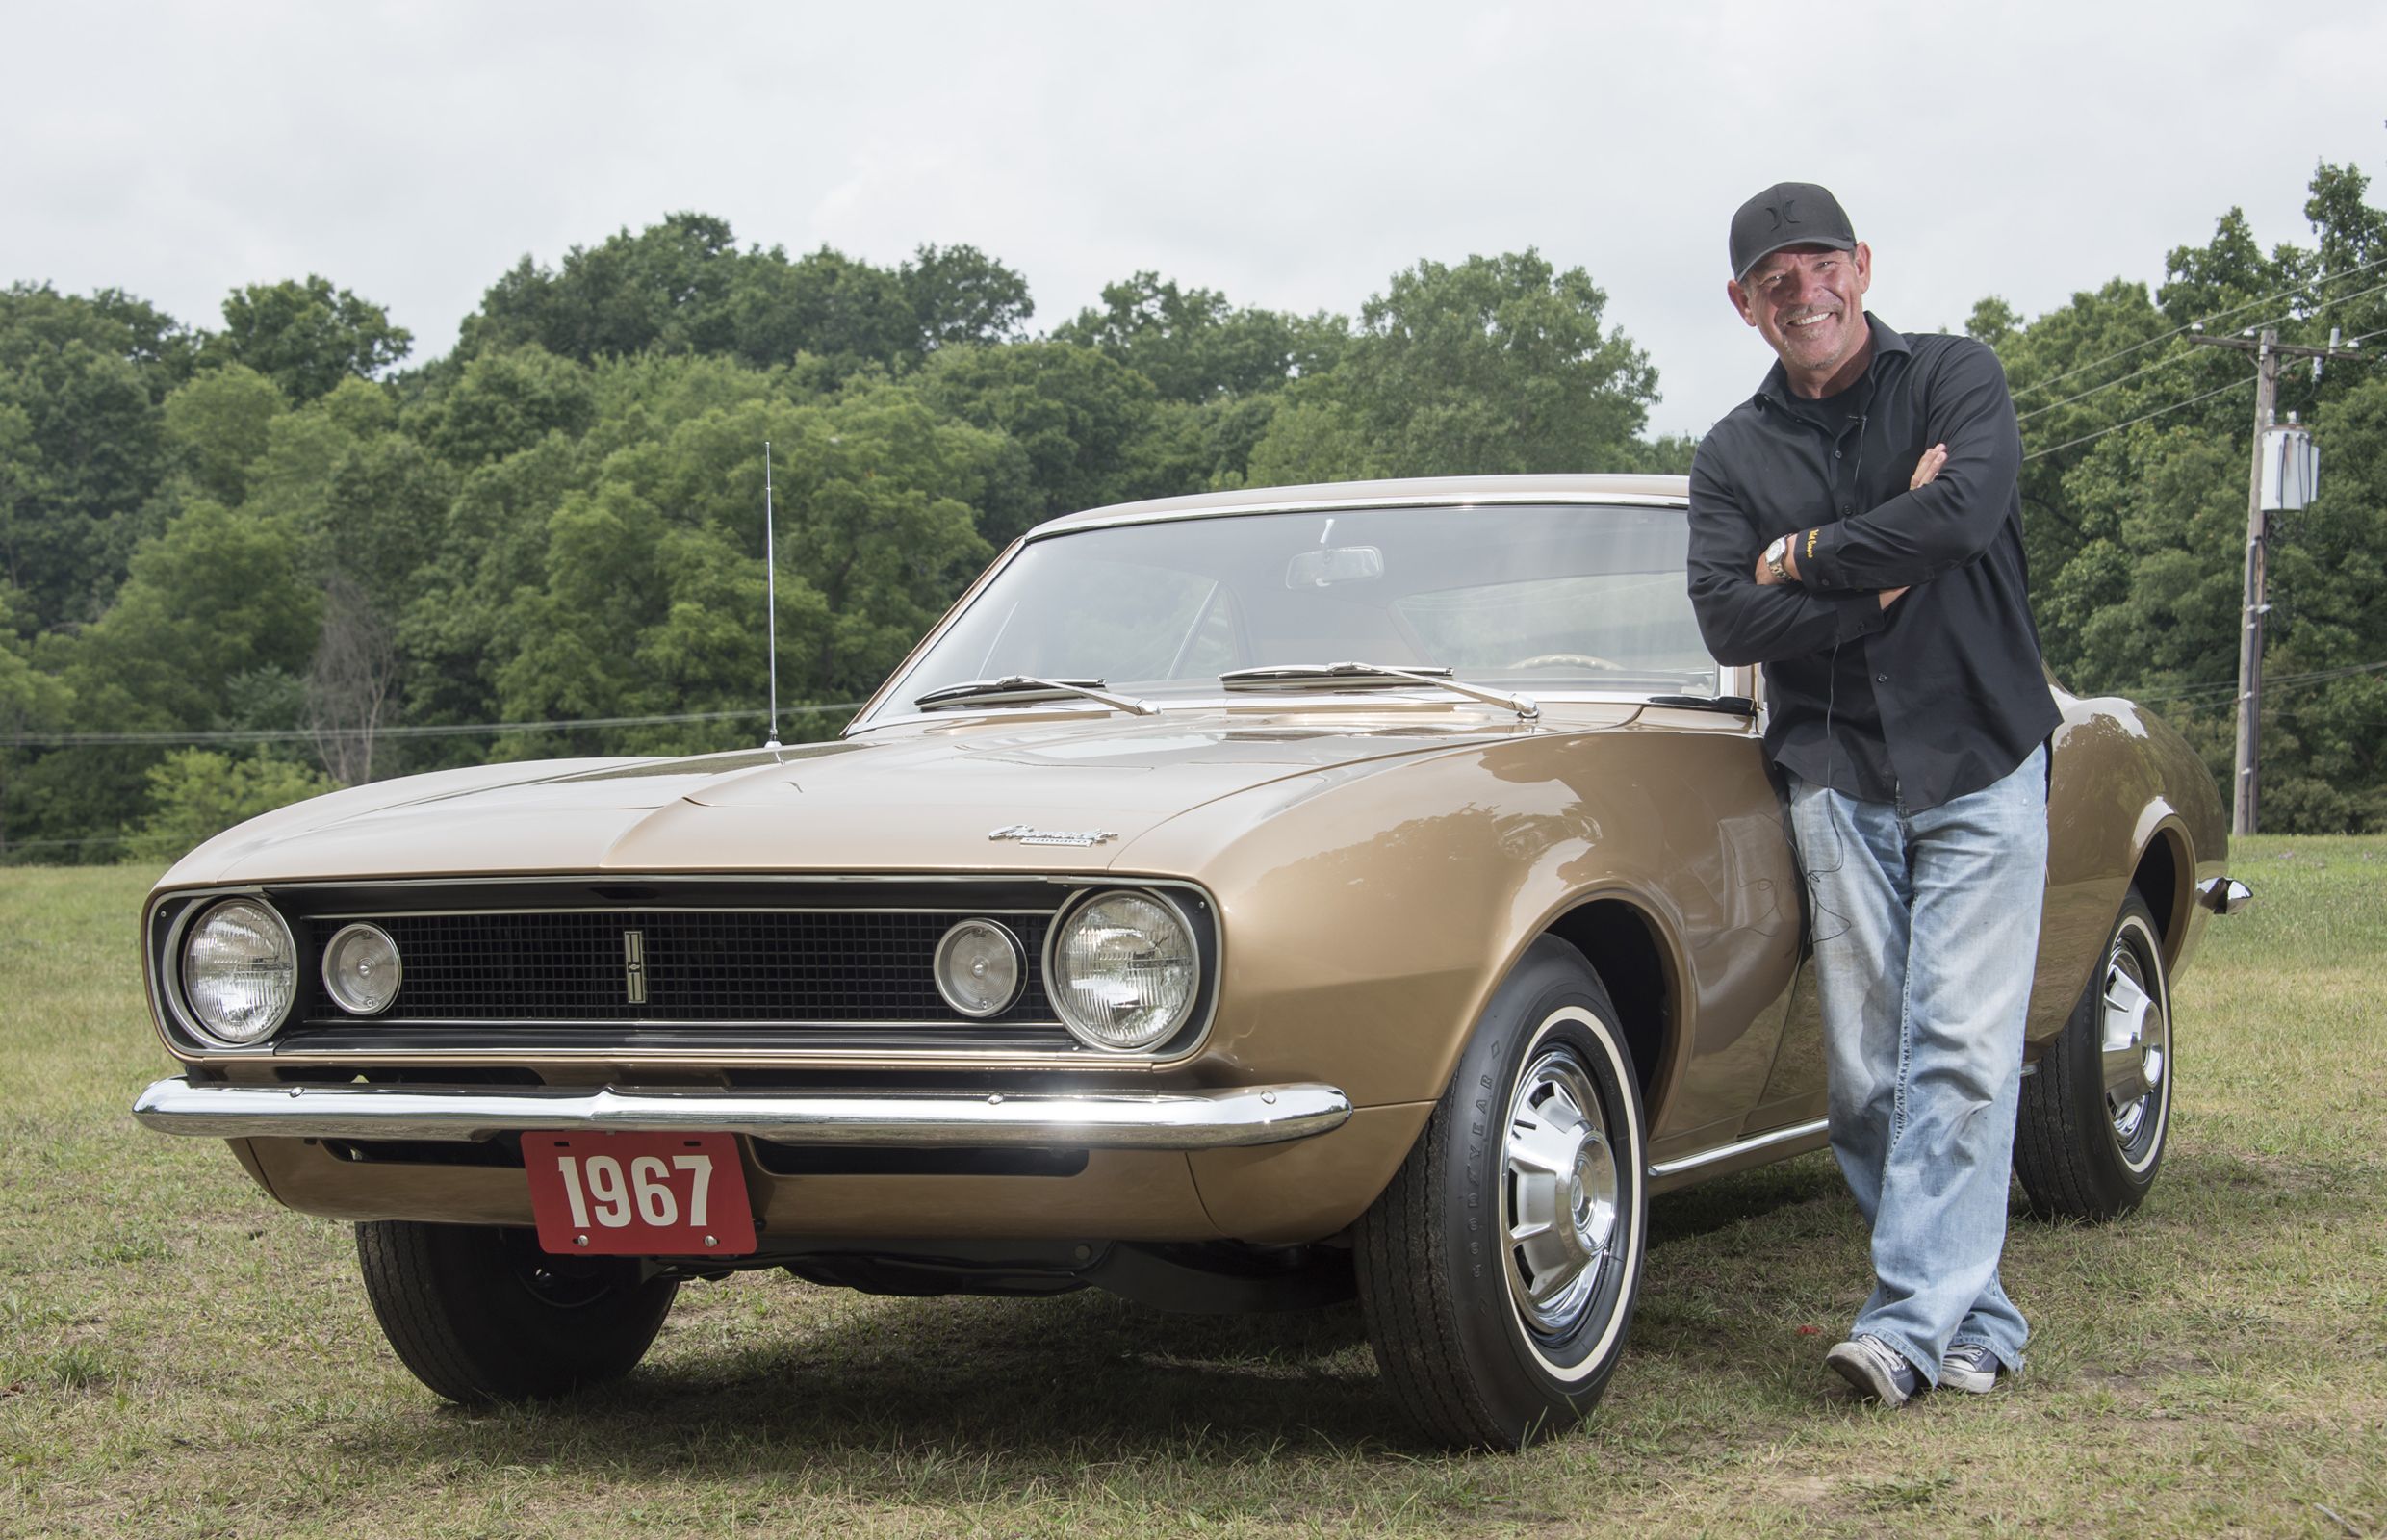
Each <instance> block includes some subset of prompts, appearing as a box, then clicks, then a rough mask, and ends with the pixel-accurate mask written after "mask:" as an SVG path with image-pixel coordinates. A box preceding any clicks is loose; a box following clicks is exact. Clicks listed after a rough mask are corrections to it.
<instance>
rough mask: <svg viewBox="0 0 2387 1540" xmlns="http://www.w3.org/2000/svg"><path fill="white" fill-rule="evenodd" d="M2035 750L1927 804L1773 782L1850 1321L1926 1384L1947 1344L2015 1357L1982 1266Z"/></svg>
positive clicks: (2026, 962)
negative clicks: (1859, 1230) (1979, 785)
mask: <svg viewBox="0 0 2387 1540" xmlns="http://www.w3.org/2000/svg"><path fill="white" fill-rule="evenodd" d="M2046 753H2047V751H2046V750H2045V749H2044V748H2043V747H2042V748H2040V749H2037V750H2034V751H2033V752H2032V754H2031V756H2030V757H2029V758H2027V759H2025V760H2023V761H2022V764H2021V765H2020V767H2019V768H2017V769H2016V770H2015V772H2014V773H2013V774H2011V775H2009V776H2007V777H2006V778H2005V779H2004V780H2002V781H1999V782H1997V783H1994V784H1991V785H1989V786H1987V787H1984V788H1983V789H1982V790H1980V791H1976V792H1972V793H1969V794H1968V795H1965V796H1962V797H1959V798H1957V799H1956V800H1955V801H1953V802H1949V803H1945V804H1943V805H1941V806H1940V807H1938V808H1934V809H1930V810H1929V811H1926V812H1909V811H1907V810H1906V809H1905V807H1904V806H1903V805H1901V804H1897V803H1883V802H1861V801H1859V800H1857V799H1855V798H1853V797H1845V796H1842V795H1841V794H1840V793H1838V792H1836V791H1834V790H1832V789H1831V788H1830V787H1828V786H1818V785H1812V784H1809V783H1807V782H1805V781H1801V780H1799V779H1798V778H1797V777H1795V776H1793V777H1791V778H1790V820H1791V827H1792V830H1793V831H1794V833H1795V834H1796V835H1797V838H1798V846H1799V860H1800V863H1801V864H1802V865H1804V866H1805V867H1806V868H1807V878H1808V884H1809V892H1810V893H1811V895H1812V897H1813V900H1814V922H1815V981H1816V988H1817V990H1818V997H1819V999H1820V1001H1821V1004H1822V1008H1823V1019H1824V1040H1825V1043H1826V1053H1827V1055H1828V1068H1829V1071H1830V1076H1831V1113H1832V1150H1833V1153H1834V1154H1835V1155H1836V1156H1838V1157H1839V1162H1840V1171H1841V1173H1842V1174H1843V1175H1845V1176H1846V1177H1847V1178H1848V1188H1849V1191H1850V1192H1851V1193H1854V1194H1855V1195H1856V1199H1857V1207H1858V1208H1859V1209H1860V1210H1861V1211H1862V1212H1863V1214H1864V1217H1865V1222H1866V1223H1868V1224H1869V1225H1871V1226H1872V1228H1873V1276H1874V1286H1873V1295H1872V1297H1870V1298H1869V1299H1867V1300H1866V1301H1865V1303H1864V1308H1863V1309H1862V1310H1861V1311H1859V1312H1858V1314H1857V1322H1856V1326H1855V1328H1854V1330H1855V1332H1858V1333H1869V1334H1870V1335H1872V1336H1875V1337H1878V1338H1880V1339H1881V1340H1882V1341H1883V1342H1885V1343H1887V1344H1888V1345H1889V1346H1890V1347H1894V1348H1896V1349H1897V1350H1898V1351H1899V1352H1901V1353H1904V1354H1905V1355H1906V1356H1907V1358H1908V1359H1909V1360H1910V1361H1911V1362H1912V1363H1913V1365H1914V1366H1915V1367H1916V1368H1917V1369H1919V1370H1920V1371H1921V1372H1922V1373H1923V1377H1924V1378H1925V1379H1927V1380H1930V1381H1932V1382H1933V1383H1935V1384H1936V1383H1937V1382H1938V1376H1939V1359H1940V1356H1941V1355H1942V1354H1943V1353H1945V1352H1946V1351H1947V1350H1948V1349H1949V1348H1950V1347H1956V1346H1958V1345H1961V1344H1965V1343H1981V1344H1985V1345H1987V1346H1988V1347H1989V1350H1990V1351H1992V1352H1994V1353H1996V1354H1997V1356H1998V1358H1999V1359H2000V1360H2001V1361H2003V1362H2004V1363H2006V1364H2008V1365H2019V1364H2020V1363H2021V1362H2022V1345H2023V1343H2024V1341H2025V1340H2027V1339H2028V1337H2029V1336H2030V1327H2029V1325H2028V1324H2027V1323H2026V1322H2024V1321H2023V1319H2022V1312H2020V1311H2019V1310H2016V1309H2015V1307H2014V1302H2013V1301H2012V1300H2010V1299H2008V1298H2007V1297H2006V1291H2005V1290H2004V1289H2003V1288H2002V1287H2000V1286H1999V1283H1998V1277H1997V1260H1998V1256H1999V1253H2001V1252H2002V1251H2004V1249H2005V1246H2006V1184H2007V1178H2008V1176H2009V1174H2010V1173H2011V1171H2012V1169H2013V1161H2014V1133H2015V1104H2016V1102H2017V1100H2018V1099H2019V1097H2020V1094H2021V1085H2022V1027H2023V1017H2024V1014H2025V1013H2026V1011H2027V1009H2028V1007H2029V1004H2030V993H2031V974H2032V971H2033V964H2034V963H2035V961H2036V959H2037V957H2038V952H2039V911H2040V899H2041V897H2042V896H2043V894H2044V892H2045V890H2046V873H2047V770H2046Z"/></svg>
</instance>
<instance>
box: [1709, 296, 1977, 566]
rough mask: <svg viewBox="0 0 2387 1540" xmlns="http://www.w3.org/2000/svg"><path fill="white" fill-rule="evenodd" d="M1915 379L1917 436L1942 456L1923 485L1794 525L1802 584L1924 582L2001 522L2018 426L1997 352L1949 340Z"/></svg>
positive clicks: (1970, 556)
mask: <svg viewBox="0 0 2387 1540" xmlns="http://www.w3.org/2000/svg"><path fill="white" fill-rule="evenodd" d="M1922 383H1923V387H1924V391H1925V392H1926V396H1925V401H1924V432H1925V442H1926V444H1945V445H1946V446H1947V447H1948V463H1947V464H1946V465H1945V466H1944V467H1943V468H1941V470H1940V472H1939V475H1938V477H1937V478H1936V479H1934V480H1932V481H1931V482H1929V483H1927V484H1925V485H1923V486H1920V487H1916V488H1914V489H1912V490H1911V491H1907V492H1903V493H1900V494H1899V495H1898V496H1896V497H1894V498H1891V499H1890V500H1889V501H1886V502H1885V503H1882V504H1881V505H1880V506H1879V507H1876V508H1874V509H1872V510H1870V511H1869V512H1866V513H1861V514H1857V515H1855V516H1853V517H1850V518H1847V519H1843V520H1840V521H1839V522H1837V523H1835V524H1827V525H1823V526H1820V527H1817V528H1814V529H1811V530H1809V531H1807V532H1806V533H1805V534H1804V535H1802V536H1801V537H1800V540H1801V544H1800V548H1799V558H1798V559H1799V576H1800V578H1801V580H1802V581H1804V582H1805V583H1807V584H1808V585H1809V587H1812V588H1817V589H1827V590H1849V589H1883V588H1904V587H1908V586H1911V585H1912V584H1914V583H1920V582H1928V581H1930V580H1931V579H1932V578H1937V577H1938V576H1939V574H1941V573H1943V572H1946V571H1947V570H1948V569H1950V568H1952V567H1958V566H1962V565H1963V564H1964V563H1965V562H1968V561H1971V560H1974V559H1975V558H1977V557H1978V556H1980V554H1981V553H1982V552H1985V551H1987V550H1989V545H1990V543H1991V542H1992V541H1994V540H1995V539H1996V538H1997V536H1998V532H1999V531H2000V530H2001V529H2002V528H2003V527H2004V526H2005V523H2006V521H2007V519H2008V517H2009V516H2010V515H2011V513H2012V511H2013V508H2014V498H2015V481H2016V478H2017V477H2018V476H2019V475H2020V473H2021V469H2022V430H2021V428H2020V426H2019V424H2016V422H2015V409H2014V400H2013V398H2011V397H2010V396H2008V394H2007V392H2006V372H2005V370H2004V369H2003V368H2001V367H2000V366H1999V364H1998V362H1997V355H1996V354H1995V353H1993V352H1991V351H1990V350H1989V348H1988V347H1983V346H1981V345H1980V344H1978V343H1968V344H1967V345H1966V346H1964V347H1955V348H1951V349H1949V350H1948V352H1947V353H1946V354H1945V355H1944V356H1943V357H1942V358H1941V359H1940V360H1938V364H1937V367H1936V368H1935V369H1934V370H1933V372H1932V374H1931V376H1930V378H1929V379H1928V380H1926V381H1924V382H1922ZM1751 559H1752V561H1753V562H1754V560H1755V558H1754V557H1752V558H1751Z"/></svg>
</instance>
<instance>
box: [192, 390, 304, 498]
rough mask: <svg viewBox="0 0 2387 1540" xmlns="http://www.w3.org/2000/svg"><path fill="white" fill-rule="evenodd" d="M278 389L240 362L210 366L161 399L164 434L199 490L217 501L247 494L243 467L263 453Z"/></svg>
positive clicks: (279, 403)
mask: <svg viewBox="0 0 2387 1540" xmlns="http://www.w3.org/2000/svg"><path fill="white" fill-rule="evenodd" d="M286 410H288V403H287V402H285V401H284V400H283V398H282V392H281V389H280V388H279V387H278V386H276V385H275V384H274V383H273V381H271V380H269V379H268V378H266V377H265V376H264V375H263V374H260V373H258V372H256V371H255V370H253V369H250V368H248V367H247V366H246V365H244V364H226V365H224V366H223V367H221V368H219V369H211V370H209V371H207V372H205V373H202V374H199V375H196V376H194V377H193V378H192V379H190V380H188V381H186V382H185V383H183V384H182V385H179V386H177V387H176V388H175V390H174V393H173V394H172V395H171V396H168V397H167V398H166V438H167V443H168V444H170V445H172V446H173V449H174V451H175V454H176V456H177V458H178V459H179V460H180V461H181V463H182V466H183V469H184V470H186V471H187V472H189V473H190V475H191V478H192V480H193V481H195V482H197V483H198V487H199V490H200V491H201V492H203V493H205V494H206V495H207V496H209V497H211V498H214V499H216V500H217V501H219V502H224V503H239V502H241V501H244V499H246V498H247V496H248V469H249V467H250V466H251V465H253V464H255V463H256V462H257V461H258V460H259V459H262V458H263V457H264V455H265V452H266V436H267V434H268V433H269V431H270V429H271V426H272V423H273V420H274V419H275V418H277V417H279V416H281V415H282V414H283V413H284V412H285V411H286Z"/></svg>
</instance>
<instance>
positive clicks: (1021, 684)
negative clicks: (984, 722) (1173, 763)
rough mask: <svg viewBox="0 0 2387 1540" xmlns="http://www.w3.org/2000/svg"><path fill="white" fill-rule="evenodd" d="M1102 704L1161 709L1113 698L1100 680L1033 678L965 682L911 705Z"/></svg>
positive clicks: (1142, 711)
mask: <svg viewBox="0 0 2387 1540" xmlns="http://www.w3.org/2000/svg"><path fill="white" fill-rule="evenodd" d="M1081 699H1082V700H1088V701H1100V702H1101V703H1102V704H1103V705H1105V706H1110V707H1111V708H1112V709H1113V710H1117V711H1129V712H1133V713H1134V714H1135V715H1137V716H1157V715H1159V714H1160V709H1161V708H1160V707H1159V706H1154V705H1153V704H1152V703H1151V702H1149V701H1139V700H1137V699H1136V698H1135V697H1134V696H1132V695H1114V694H1112V693H1111V692H1110V691H1109V690H1106V689H1104V688H1103V681H1102V680H1044V679H1038V678H1036V677H1035V676H1034V675H1030V674H1006V675H1004V676H1003V677H1002V678H1001V679H999V680H964V681H963V682H962V683H960V684H948V685H945V686H944V687H943V688H941V689H935V690H931V691H929V692H928V693H927V694H926V695H915V696H913V697H912V698H911V704H912V705H914V706H919V707H921V708H922V709H923V710H931V711H933V710H935V709H936V708H937V707H938V706H958V705H960V704H962V703H963V702H964V701H976V702H980V703H982V704H984V705H988V706H1010V705H1019V704H1024V703H1027V702H1032V701H1069V700H1081Z"/></svg>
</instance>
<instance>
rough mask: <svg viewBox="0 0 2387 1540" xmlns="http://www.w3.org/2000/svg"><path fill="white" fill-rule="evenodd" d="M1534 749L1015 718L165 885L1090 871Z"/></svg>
mask: <svg viewBox="0 0 2387 1540" xmlns="http://www.w3.org/2000/svg"><path fill="white" fill-rule="evenodd" d="M1531 731H1533V730H1532V729H1531V728H1529V727H1527V726H1526V725H1523V724H1520V723H1518V722H1517V721H1516V719H1515V718H1513V717H1511V716H1509V715H1508V714H1507V713H1505V712H1498V711H1491V710H1482V709H1476V708H1475V707H1473V706H1466V705H1461V706H1454V707H1450V708H1442V707H1439V706H1436V707H1416V706H1411V707H1407V708H1400V709H1394V710H1386V711H1374V710H1370V711H1368V712H1367V713H1366V714H1360V713H1357V712H1354V711H1351V710H1349V709H1341V710H1305V711H1300V712H1284V713H1269V714H1259V715H1249V714H1245V713H1242V712H1227V711H1221V712H1217V713H1209V714H1180V713H1175V712H1172V713H1170V714H1168V715H1167V716H1165V717H1158V718H1141V719H1122V718H1120V717H1117V716H1111V715H1103V716H1088V715H1084V714H1060V715H1027V716H1004V717H980V718H974V719H969V720H965V721H956V722H951V723H944V722H935V723H925V724H923V723H911V724H904V725H900V726H897V727H893V728H889V729H883V730H880V731H878V732H871V733H867V734H864V735H862V736H860V737H858V738H854V739H847V740H841V741H837V742H833V743H818V744H797V745H791V746H788V747H785V748H781V749H763V750H751V751H745V752H740V753H735V754H726V755H710V756H706V757H697V758H688V759H664V760H655V759H641V760H601V761H578V762H574V763H566V764H561V765H558V764H552V763H551V764H544V765H515V766H489V767H482V768H478V769H475V770H467V771H449V772H443V773H441V774H438V775H432V776H423V777H415V778H409V779H406V780H400V781H393V782H386V783H377V784H375V785H372V786H364V787H358V788H355V789H353V790H350V791H347V792H341V793H336V794H334V795H332V796H329V797H324V798H320V799H317V800H316V801H314V802H311V803H304V804H300V805H298V806H297V807H295V808H289V809H282V810H281V811H280V812H277V813H269V814H268V815H266V816H265V817H264V818H260V819H257V820H253V821H252V822H250V823H247V824H244V825H242V826H241V827H239V828H237V829H234V830H231V831H228V832H227V833H225V834H220V835H218V836H217V837H216V838H215V839H213V840H211V841H209V842H208V843H207V844H205V845H203V846H201V847H200V848H199V849H197V850H195V851H193V852H192V854H191V855H190V856H189V857H186V858H185V859H184V860H183V861H182V862H181V863H180V864H178V865H177V866H176V867H175V869H174V870H173V871H172V872H170V873H168V874H167V882H168V883H169V884H178V885H179V884H189V883H249V882H277V881H278V882H287V881H305V880H321V879H338V878H353V877H366V876H372V877H404V876H437V875H456V874H464V873H534V872H571V871H713V872H718V871H955V870H970V871H1018V870H1036V871H1100V870H1103V869H1105V868H1106V867H1107V866H1108V865H1109V863H1110V862H1111V860H1114V859H1115V858H1116V857H1117V854H1118V852H1120V851H1121V850H1123V849H1124V848H1126V846H1127V845H1129V844H1131V843H1132V842H1134V840H1135V839H1136V838H1137V837H1138V836H1139V835H1141V834H1144V833H1146V832H1148V831H1150V830H1151V829H1153V828H1155V827H1157V826H1158V825H1160V824H1161V823H1163V822H1165V821H1167V820H1168V819H1169V818H1171V817H1173V816H1175V815H1177V814H1178V813H1181V812H1184V811H1186V810H1188V809H1193V808H1197V807H1200V806H1202V805H1204V804H1206V803H1210V802H1214V801H1216V800H1218V799H1219V798H1221V797H1226V796H1232V795H1234V794H1236V793H1239V792H1244V791H1248V790H1250V789H1252V788H1255V787H1259V786H1264V785H1268V784H1270V783H1275V782H1281V781H1285V780H1288V779H1291V778H1298V777H1317V776H1320V775H1322V774H1329V773H1361V774H1364V773H1366V772H1367V770H1368V768H1369V767H1371V766H1380V765H1384V764H1389V763H1393V762H1397V761H1399V760H1401V759H1405V758H1412V757H1417V756H1420V755H1426V754H1432V753H1436V752H1441V751H1447V750H1451V749H1456V748H1460V747H1463V746H1465V745H1469V744H1476V743H1484V742H1491V741H1497V740H1500V739H1504V738H1510V737H1515V736H1518V735H1520V734H1522V733H1526V732H1531ZM998 832H1000V833H999V834H998Z"/></svg>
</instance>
